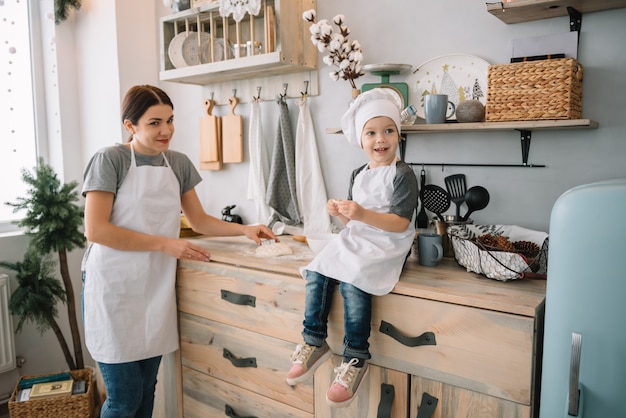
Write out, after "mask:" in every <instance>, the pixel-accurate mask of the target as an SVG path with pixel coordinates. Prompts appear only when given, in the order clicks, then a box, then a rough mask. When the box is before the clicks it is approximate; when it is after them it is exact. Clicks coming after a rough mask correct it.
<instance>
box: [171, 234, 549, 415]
mask: <svg viewBox="0 0 626 418" xmlns="http://www.w3.org/2000/svg"><path fill="white" fill-rule="evenodd" d="M190 239H192V240H194V241H195V242H196V243H198V244H199V245H202V246H203V247H206V248H207V249H208V250H209V251H210V252H211V259H212V261H211V262H210V263H203V262H193V261H186V260H185V261H180V262H179V267H178V278H177V294H178V309H179V318H180V338H181V351H180V356H179V357H180V368H181V371H182V379H180V382H179V385H182V388H180V387H179V393H181V396H182V405H183V408H182V409H183V410H184V416H185V418H194V417H197V418H206V417H221V416H231V417H238V416H245V417H259V418H264V417H267V418H270V417H271V418H286V417H319V418H322V417H359V418H365V417H377V416H390V417H394V418H398V417H402V418H407V417H411V418H415V417H417V414H418V410H419V409H422V412H421V413H420V418H421V417H422V416H424V417H436V418H452V417H454V418H464V417H480V418H487V417H493V418H508V417H511V418H522V417H523V418H530V417H538V412H537V411H538V401H539V395H538V393H539V383H540V381H541V379H540V377H541V376H540V371H541V348H542V335H543V313H544V300H545V281H532V280H523V281H522V280H516V281H510V282H506V283H502V282H498V281H494V280H491V279H487V278H484V277H483V276H480V275H477V274H474V273H468V272H466V271H465V269H464V268H462V267H460V266H459V265H458V264H456V262H455V261H454V260H453V259H444V260H443V262H442V263H441V264H440V265H439V266H437V267H422V266H420V265H419V264H418V263H417V261H416V260H415V259H414V258H413V257H410V258H409V260H408V261H407V265H406V267H405V271H404V273H403V275H402V278H401V280H400V282H399V283H398V284H397V285H396V287H395V288H394V290H393V292H392V293H390V294H388V295H385V296H382V297H375V298H374V312H373V318H372V336H371V338H370V344H371V347H370V351H371V353H372V359H371V361H370V365H371V367H370V371H369V374H368V377H367V379H366V381H365V382H363V384H362V386H361V388H360V389H359V393H358V396H357V398H356V399H355V400H354V402H353V403H352V404H351V405H350V407H348V408H344V409H336V410H333V409H332V408H330V407H328V406H327V405H326V401H325V393H326V390H327V388H328V387H329V385H330V383H331V382H332V379H333V378H334V374H333V367H334V366H336V365H338V364H339V362H340V361H341V358H340V357H339V356H334V358H333V361H332V362H331V361H328V362H326V364H324V365H323V366H322V367H320V368H319V369H318V371H317V372H316V374H315V377H314V379H312V381H310V382H308V383H306V384H301V385H298V386H296V387H291V386H289V385H287V383H286V382H285V375H286V373H287V371H288V369H289V367H290V361H289V356H290V354H291V353H292V352H293V350H294V348H295V344H297V343H299V342H301V335H300V334H301V332H302V320H303V310H304V297H305V293H304V280H303V279H302V278H301V277H300V275H299V270H298V269H299V267H300V266H303V265H306V263H307V262H308V260H309V259H310V258H312V257H313V253H312V252H311V251H310V250H309V249H308V247H307V246H306V245H305V244H302V243H299V242H295V241H293V240H292V239H291V237H289V236H283V237H281V241H283V242H285V243H287V244H289V245H290V246H291V247H292V249H293V250H294V254H293V255H289V256H283V257H278V258H273V259H264V258H261V257H258V256H256V255H255V252H254V250H255V248H256V246H255V244H254V243H253V242H252V241H249V240H247V239H245V238H241V237H237V238H203V237H198V238H190ZM335 296H336V299H335V301H334V304H333V310H332V313H331V321H330V324H329V334H330V335H329V338H328V343H329V344H330V346H331V348H332V350H333V352H334V353H341V344H342V339H343V304H342V301H341V296H340V295H339V292H335ZM179 402H180V399H179ZM379 408H380V410H381V412H384V411H388V413H387V414H386V415H385V414H381V415H379ZM428 411H432V412H429V413H428V414H426V412H428ZM422 414H424V415H422Z"/></svg>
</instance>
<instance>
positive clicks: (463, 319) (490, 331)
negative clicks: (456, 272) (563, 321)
mask: <svg viewBox="0 0 626 418" xmlns="http://www.w3.org/2000/svg"><path fill="white" fill-rule="evenodd" d="M383 322H384V323H387V324H390V325H386V326H385V327H383V328H384V329H390V328H395V329H396V330H397V331H398V332H399V333H400V334H401V335H403V336H406V337H417V336H420V335H422V334H423V333H425V332H431V333H433V334H434V339H435V342H436V345H421V346H415V347H410V346H407V345H404V344H402V343H400V342H398V341H397V340H396V339H394V338H392V337H390V336H389V335H387V334H386V333H384V332H381V330H380V329H381V323H383ZM342 339H343V304H342V301H341V296H340V295H338V292H337V293H336V294H335V300H334V302H333V311H332V313H331V323H330V324H329V344H330V345H331V347H332V348H333V350H334V352H335V353H340V351H339V350H341V344H342ZM370 345H371V346H370V351H371V354H372V363H373V364H377V365H380V366H383V367H388V368H391V369H394V370H400V371H403V372H406V373H408V374H411V375H417V376H422V377H425V378H428V379H432V380H436V381H440V382H443V383H447V384H450V385H454V386H457V387H460V388H465V389H469V390H471V391H475V392H480V393H484V394H487V395H490V396H496V397H499V398H502V399H507V400H511V401H514V402H518V403H521V404H524V405H529V404H530V403H531V399H532V390H531V389H532V387H533V378H534V373H533V370H534V369H535V366H534V365H535V361H534V360H535V359H534V356H535V319H534V318H532V317H525V316H519V315H511V314H505V313H501V312H495V311H490V310H486V309H479V308H473V307H467V306H461V305H455V304H450V303H444V302H437V301H433V300H428V299H422V298H416V297H410V296H403V295H397V294H388V295H385V296H381V297H375V298H374V303H373V315H372V335H371V337H370Z"/></svg>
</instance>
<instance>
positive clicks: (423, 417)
mask: <svg viewBox="0 0 626 418" xmlns="http://www.w3.org/2000/svg"><path fill="white" fill-rule="evenodd" d="M438 402H439V399H437V398H435V397H434V396H431V395H429V394H428V393H426V392H424V393H423V394H422V402H421V403H420V406H419V409H418V410H417V418H430V417H432V416H433V414H434V413H435V408H437V403H438Z"/></svg>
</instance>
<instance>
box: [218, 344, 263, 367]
mask: <svg viewBox="0 0 626 418" xmlns="http://www.w3.org/2000/svg"><path fill="white" fill-rule="evenodd" d="M224 358H225V359H228V361H230V362H231V363H232V364H233V366H235V367H256V358H255V357H248V358H237V357H235V356H234V355H233V353H231V352H230V351H229V350H228V349H226V348H225V349H224Z"/></svg>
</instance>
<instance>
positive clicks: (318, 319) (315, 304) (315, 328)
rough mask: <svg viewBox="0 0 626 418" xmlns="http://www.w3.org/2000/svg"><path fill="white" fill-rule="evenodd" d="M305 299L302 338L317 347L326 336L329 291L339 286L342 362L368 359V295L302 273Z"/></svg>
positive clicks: (309, 272)
mask: <svg viewBox="0 0 626 418" xmlns="http://www.w3.org/2000/svg"><path fill="white" fill-rule="evenodd" d="M304 274H305V277H306V300H305V305H304V322H303V325H304V331H302V337H303V338H304V342H305V343H307V344H309V345H314V346H318V347H319V346H321V345H322V344H323V343H324V340H326V337H328V314H329V313H330V308H331V304H332V300H333V292H334V291H335V288H336V287H337V284H338V285H339V291H340V292H341V296H342V297H343V309H344V318H343V321H344V337H343V353H342V355H343V357H344V360H345V361H350V359H353V358H358V359H363V360H369V359H370V358H371V355H370V352H369V346H370V345H369V342H368V339H369V337H370V331H371V321H372V295H370V294H369V293H366V292H364V291H362V290H360V289H358V288H356V287H354V286H353V285H351V284H349V283H344V282H340V281H338V280H335V279H332V278H330V277H326V276H324V275H322V274H319V273H317V272H315V271H309V270H305V273H304Z"/></svg>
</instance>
